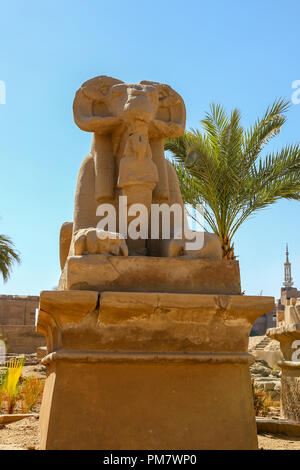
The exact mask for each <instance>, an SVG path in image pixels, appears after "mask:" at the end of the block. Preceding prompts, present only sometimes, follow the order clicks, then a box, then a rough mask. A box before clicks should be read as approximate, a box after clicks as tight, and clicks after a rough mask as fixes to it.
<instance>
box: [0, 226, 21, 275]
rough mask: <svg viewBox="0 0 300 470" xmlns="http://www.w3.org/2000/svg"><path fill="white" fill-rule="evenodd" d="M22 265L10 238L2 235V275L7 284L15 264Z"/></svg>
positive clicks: (0, 238)
mask: <svg viewBox="0 0 300 470" xmlns="http://www.w3.org/2000/svg"><path fill="white" fill-rule="evenodd" d="M15 261H16V262H17V263H20V256H19V254H18V253H17V252H16V251H15V250H14V244H13V242H12V241H11V239H10V238H8V237H7V236H5V235H0V273H1V274H2V277H3V281H4V282H6V281H7V280H8V278H9V276H10V273H11V270H12V265H13V263H14V262H15Z"/></svg>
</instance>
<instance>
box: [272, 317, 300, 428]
mask: <svg viewBox="0 0 300 470" xmlns="http://www.w3.org/2000/svg"><path fill="white" fill-rule="evenodd" d="M267 335H268V336H269V337H270V338H272V339H275V340H277V341H279V343H280V349H281V352H282V355H283V360H282V361H279V362H278V366H279V367H280V368H281V370H282V374H281V391H280V414H281V417H282V418H285V419H287V420H289V421H291V422H292V423H297V424H300V323H294V324H286V325H284V326H281V327H278V328H271V329H269V330H268V331H267Z"/></svg>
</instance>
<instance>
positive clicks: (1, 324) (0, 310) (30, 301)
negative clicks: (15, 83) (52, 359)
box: [0, 295, 45, 354]
mask: <svg viewBox="0 0 300 470" xmlns="http://www.w3.org/2000/svg"><path fill="white" fill-rule="evenodd" d="M38 306H39V297H38V296H23V295H0V334H2V337H3V339H4V340H5V342H6V346H7V352H8V353H9V354H12V353H17V354H31V353H34V352H36V349H37V348H38V347H39V346H44V344H45V340H44V338H43V336H41V335H38V334H37V333H36V331H35V313H36V309H37V308H38Z"/></svg>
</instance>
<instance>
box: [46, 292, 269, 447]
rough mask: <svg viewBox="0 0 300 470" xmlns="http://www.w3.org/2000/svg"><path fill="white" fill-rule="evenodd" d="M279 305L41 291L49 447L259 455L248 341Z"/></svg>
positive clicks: (257, 300)
mask: <svg viewBox="0 0 300 470" xmlns="http://www.w3.org/2000/svg"><path fill="white" fill-rule="evenodd" d="M273 306H274V299H273V298H271V297H261V296H260V297H246V296H242V295H205V294H174V293H172V294H169V293H153V292H148V293H138V292H101V293H100V292H96V291H76V290H74V291H61V292H60V291H49V292H47V291H46V292H42V293H41V299H40V313H39V319H38V331H39V332H41V333H43V334H44V335H45V336H46V340H47V348H48V355H47V356H46V357H45V358H44V359H43V362H44V364H46V365H47V368H48V377H47V380H46V386H45V392H44V396H43V403H42V409H41V417H40V422H41V448H42V449H112V450H115V449H149V450H150V449H256V448H257V436H256V424H255V417H254V410H253V402H252V390H251V379H250V372H249V363H250V362H251V360H252V358H251V356H250V355H249V354H248V352H247V350H248V337H249V332H250V329H251V326H252V324H253V323H254V321H255V319H256V318H257V317H259V316H260V315H262V314H263V313H266V312H269V311H271V310H272V309H273Z"/></svg>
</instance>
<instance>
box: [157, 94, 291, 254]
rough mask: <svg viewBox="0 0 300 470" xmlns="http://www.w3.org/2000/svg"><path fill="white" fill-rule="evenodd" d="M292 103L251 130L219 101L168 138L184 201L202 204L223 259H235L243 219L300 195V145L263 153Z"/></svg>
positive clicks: (280, 103)
mask: <svg viewBox="0 0 300 470" xmlns="http://www.w3.org/2000/svg"><path fill="white" fill-rule="evenodd" d="M288 107H289V103H288V102H286V101H284V100H282V99H279V100H276V101H275V102H274V104H273V105H272V106H270V107H268V109H267V111H266V112H265V114H264V116H263V117H262V118H261V119H257V121H256V122H255V123H254V125H253V126H251V127H250V128H249V129H248V130H245V129H243V127H242V126H241V115H240V112H239V110H238V109H234V110H233V111H232V113H231V115H230V116H229V115H228V114H227V113H226V112H225V110H224V109H223V108H222V107H221V106H220V105H218V104H212V105H211V106H210V112H208V113H206V116H205V119H203V120H202V121H201V124H202V126H203V129H204V132H202V133H201V132H200V131H199V130H197V129H191V130H190V131H189V132H185V134H184V135H183V136H181V137H178V138H176V139H168V140H166V142H165V149H166V150H169V151H170V152H171V154H172V157H173V165H174V167H175V170H176V172H177V175H178V179H179V184H180V187H181V192H182V196H183V201H184V203H188V204H191V205H192V206H193V207H196V206H197V204H201V205H202V206H201V207H202V216H203V218H204V220H205V221H206V223H207V224H208V225H209V227H210V228H211V229H212V231H213V232H214V233H216V234H217V235H218V236H219V237H220V239H221V244H222V251H223V258H225V259H235V255H234V243H233V237H234V235H235V233H236V231H237V230H238V228H239V227H240V226H241V225H242V223H243V222H244V221H245V220H246V219H247V218H248V217H249V216H251V215H253V214H254V213H255V212H257V211H259V210H260V209H264V208H265V207H267V206H269V205H271V204H274V203H275V202H276V201H278V200H279V199H281V198H285V199H295V200H300V147H299V145H296V144H295V145H287V146H285V147H284V148H282V149H281V150H279V151H277V152H272V153H270V154H267V155H265V156H262V154H261V152H262V149H263V147H264V146H265V145H266V144H267V143H268V142H269V141H270V139H272V138H273V137H274V136H275V135H277V134H278V133H279V131H280V129H281V127H282V126H283V124H284V123H285V121H286V116H285V113H286V111H287V110H288Z"/></svg>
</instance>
